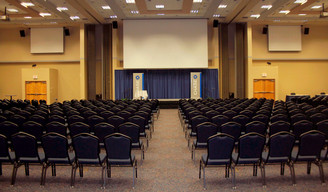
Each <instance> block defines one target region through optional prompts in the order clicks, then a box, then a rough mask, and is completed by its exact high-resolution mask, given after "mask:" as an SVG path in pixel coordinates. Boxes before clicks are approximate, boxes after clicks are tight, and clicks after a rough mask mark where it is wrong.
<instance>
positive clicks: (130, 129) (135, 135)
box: [118, 122, 140, 143]
mask: <svg viewBox="0 0 328 192" xmlns="http://www.w3.org/2000/svg"><path fill="white" fill-rule="evenodd" d="M118 131H119V132H120V133H122V134H124V135H126V136H128V137H130V138H131V140H132V143H139V138H140V127H139V126H138V125H136V124H134V123H131V122H126V123H123V124H122V125H120V126H119V127H118Z"/></svg>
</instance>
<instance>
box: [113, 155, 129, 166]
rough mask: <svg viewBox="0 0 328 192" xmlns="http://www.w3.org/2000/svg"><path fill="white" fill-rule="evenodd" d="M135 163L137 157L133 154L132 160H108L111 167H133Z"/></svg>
mask: <svg viewBox="0 0 328 192" xmlns="http://www.w3.org/2000/svg"><path fill="white" fill-rule="evenodd" d="M134 161H135V156H134V155H133V154H132V155H131V159H130V158H129V159H108V163H109V164H110V165H132V163H133V162H134Z"/></svg>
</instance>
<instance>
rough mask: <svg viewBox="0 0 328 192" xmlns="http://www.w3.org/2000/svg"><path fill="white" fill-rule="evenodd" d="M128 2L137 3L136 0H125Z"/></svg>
mask: <svg viewBox="0 0 328 192" xmlns="http://www.w3.org/2000/svg"><path fill="white" fill-rule="evenodd" d="M125 2H126V3H136V2H135V0H125Z"/></svg>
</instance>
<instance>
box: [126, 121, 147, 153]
mask: <svg viewBox="0 0 328 192" xmlns="http://www.w3.org/2000/svg"><path fill="white" fill-rule="evenodd" d="M128 121H129V122H131V123H134V124H136V125H139V128H140V132H139V134H140V137H144V138H146V142H147V148H148V146H149V139H150V138H149V137H148V134H147V133H146V130H145V127H146V123H147V122H146V119H145V118H143V117H141V116H139V115H133V116H131V117H129V118H128ZM149 135H151V131H149Z"/></svg>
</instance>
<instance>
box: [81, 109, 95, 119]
mask: <svg viewBox="0 0 328 192" xmlns="http://www.w3.org/2000/svg"><path fill="white" fill-rule="evenodd" d="M93 115H97V113H96V112H94V111H92V110H86V111H84V112H83V113H82V116H83V117H84V118H85V119H88V117H91V116H93Z"/></svg>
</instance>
